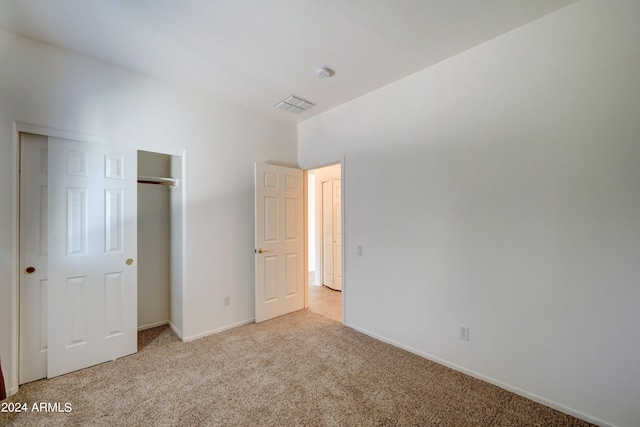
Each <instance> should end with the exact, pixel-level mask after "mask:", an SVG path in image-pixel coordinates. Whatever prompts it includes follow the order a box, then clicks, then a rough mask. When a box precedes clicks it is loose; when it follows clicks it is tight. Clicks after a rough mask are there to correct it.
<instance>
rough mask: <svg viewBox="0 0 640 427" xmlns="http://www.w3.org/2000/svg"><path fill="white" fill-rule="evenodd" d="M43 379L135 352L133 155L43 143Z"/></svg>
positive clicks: (66, 143)
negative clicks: (45, 150) (46, 159)
mask: <svg viewBox="0 0 640 427" xmlns="http://www.w3.org/2000/svg"><path fill="white" fill-rule="evenodd" d="M48 165H49V167H48V172H49V180H48V182H49V209H48V210H49V212H48V214H49V215H48V216H49V221H48V228H49V233H48V236H49V237H48V276H49V277H48V279H49V280H48V283H49V284H48V288H49V292H48V327H49V330H48V356H47V361H48V365H47V375H48V377H49V378H51V377H54V376H57V375H61V374H64V373H67V372H71V371H75V370H78V369H82V368H85V367H88V366H92V365H96V364H98V363H102V362H105V361H109V360H114V359H116V358H118V357H122V356H126V355H128V354H131V353H135V352H136V351H137V319H136V310H137V285H136V283H137V282H136V264H135V259H136V250H137V249H136V245H137V242H136V239H137V237H136V215H137V201H136V191H137V190H136V188H137V159H136V150H133V149H123V148H119V147H113V146H106V145H100V144H91V143H84V142H79V141H70V140H63V139H58V138H49V162H48Z"/></svg>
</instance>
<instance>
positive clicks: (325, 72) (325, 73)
mask: <svg viewBox="0 0 640 427" xmlns="http://www.w3.org/2000/svg"><path fill="white" fill-rule="evenodd" d="M334 74H335V71H333V70H332V69H331V68H329V67H318V68H316V76H318V78H320V79H326V78H327V77H331V76H333V75H334Z"/></svg>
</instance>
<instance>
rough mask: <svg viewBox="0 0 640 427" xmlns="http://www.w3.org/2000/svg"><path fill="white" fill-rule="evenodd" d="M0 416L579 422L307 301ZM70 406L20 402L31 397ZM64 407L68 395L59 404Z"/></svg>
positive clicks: (149, 336) (67, 421)
mask: <svg viewBox="0 0 640 427" xmlns="http://www.w3.org/2000/svg"><path fill="white" fill-rule="evenodd" d="M5 402H9V403H16V402H24V403H26V404H27V406H28V408H29V411H28V412H24V413H0V425H16V426H22V425H29V426H31V425H47V426H49V425H55V426H58V425H59V426H70V425H82V426H119V425H172V426H173V425H175V426H201V425H207V426H519V427H522V426H589V425H590V424H588V423H586V422H583V421H580V420H577V419H575V418H572V417H570V416H568V415H565V414H562V413H560V412H557V411H554V410H552V409H550V408H547V407H545V406H542V405H539V404H537V403H534V402H532V401H530V400H527V399H524V398H522V397H519V396H517V395H514V394H512V393H510V392H507V391H505V390H502V389H500V388H498V387H495V386H492V385H490V384H487V383H484V382H482V381H479V380H476V379H474V378H471V377H469V376H466V375H464V374H461V373H459V372H456V371H453V370H451V369H448V368H445V367H443V366H441V365H438V364H436V363H433V362H430V361H428V360H426V359H423V358H421V357H419V356H416V355H414V354H411V353H409V352H406V351H403V350H400V349H398V348H395V347H393V346H390V345H388V344H384V343H382V342H379V341H377V340H375V339H372V338H370V337H368V336H365V335H363V334H360V333H358V332H356V331H354V330H352V329H349V328H346V327H344V326H342V325H341V324H340V323H339V322H335V321H333V320H330V319H328V318H325V317H322V316H320V315H318V314H316V313H313V312H311V311H309V310H303V311H299V312H296V313H293V314H291V315H288V316H283V317H280V318H277V319H273V320H270V321H268V322H264V323H261V324H250V325H245V326H242V327H239V328H235V329H233V330H229V331H226V332H222V333H219V334H216V335H213V336H209V337H206V338H201V339H199V340H196V341H192V342H189V343H183V342H181V341H180V340H179V339H178V338H177V337H176V336H175V335H174V334H173V332H172V331H171V330H170V329H169V328H168V327H159V328H154V329H149V330H146V331H143V332H141V333H140V336H139V351H138V353H137V354H135V355H132V356H129V357H125V358H122V359H119V360H117V361H115V362H109V363H105V364H102V365H99V366H95V367H92V368H88V369H84V370H82V371H78V372H74V373H71V374H68V375H63V376H61V377H58V378H54V379H51V380H41V381H36V382H33V383H30V384H26V385H24V386H22V387H20V391H19V392H18V393H17V394H16V395H14V396H11V397H9V398H8V399H7V400H6V401H5ZM38 402H45V403H50V404H52V405H50V407H51V408H53V409H54V408H56V406H55V403H59V404H60V405H59V408H58V409H59V410H60V411H65V410H66V409H71V411H70V412H37V411H32V410H31V409H32V407H33V404H34V403H38ZM65 404H69V405H67V406H66V407H65Z"/></svg>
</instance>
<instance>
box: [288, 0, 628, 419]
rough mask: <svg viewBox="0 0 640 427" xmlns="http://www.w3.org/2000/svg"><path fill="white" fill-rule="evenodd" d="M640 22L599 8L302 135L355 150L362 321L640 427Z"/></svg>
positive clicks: (352, 188)
mask: <svg viewBox="0 0 640 427" xmlns="http://www.w3.org/2000/svg"><path fill="white" fill-rule="evenodd" d="M639 18H640V3H638V2H636V1H622V0H621V1H615V2H612V1H611V2H610V1H607V2H605V1H598V0H593V1H592V0H583V1H580V2H578V3H576V4H573V5H571V6H569V7H567V8H565V9H562V10H560V11H558V12H556V13H553V14H551V15H548V16H547V17H543V18H542V19H540V20H538V21H535V22H533V23H531V24H529V25H526V26H524V27H521V28H519V29H517V30H515V31H512V32H510V33H508V34H506V35H503V36H501V37H498V38H496V39H494V40H491V41H489V42H487V43H485V44H483V45H480V46H478V47H476V48H474V49H471V50H469V51H467V52H464V53H462V54H460V55H458V56H456V57H453V58H451V59H449V60H446V61H444V62H442V63H440V64H437V65H436V66H433V67H430V68H428V69H425V70H423V71H421V72H419V73H416V74H414V75H412V76H409V77H407V78H405V79H403V80H400V81H398V82H396V83H394V84H391V85H389V86H387V87H384V88H382V89H380V90H378V91H375V92H373V93H370V94H368V95H365V96H363V97H361V98H359V99H356V100H354V101H352V102H350V103H348V104H345V105H343V106H341V107H338V108H335V109H334V110H331V111H328V112H326V113H324V114H322V115H320V116H318V117H315V118H313V119H310V120H308V121H305V122H303V123H301V124H300V125H299V129H298V132H299V136H298V138H299V146H298V150H299V154H298V159H299V162H300V164H301V166H302V167H310V166H313V165H317V164H327V163H330V162H333V161H337V160H340V159H341V158H342V156H343V155H345V156H346V159H345V176H344V179H345V195H344V203H345V211H346V218H345V233H346V241H345V253H346V255H345V257H346V258H345V262H346V273H345V274H346V277H345V301H346V305H345V310H346V319H345V321H346V324H347V325H348V326H352V327H354V328H357V329H360V330H363V331H366V332H368V333H370V334H372V335H375V336H378V337H381V338H383V339H385V340H388V341H391V342H394V343H396V344H398V345H400V346H403V347H405V348H408V349H411V350H412V351H415V352H417V353H420V354H422V355H425V356H427V357H429V358H432V359H435V360H439V361H441V362H444V363H446V364H448V365H450V366H454V367H456V368H457V369H460V370H463V371H465V372H469V373H472V374H474V375H476V376H479V377H481V378H485V379H488V380H490V381H491V382H494V383H497V384H500V385H502V386H503V387H506V388H509V389H511V390H514V391H516V392H518V393H521V394H524V395H526V396H529V397H531V398H534V399H535V400H538V401H541V402H544V403H547V404H549V405H551V406H554V407H556V408H560V409H561V410H564V411H566V412H569V413H572V414H576V415H578V416H580V417H582V418H587V419H589V420H591V421H595V422H598V423H600V424H603V425H606V424H611V425H619V426H634V425H637V422H638V420H640V406H638V402H640V363H638V355H639V354H640V328H638V325H639V324H640V310H639V309H638V302H639V301H640V286H639V285H638V278H639V277H640V259H639V255H638V254H639V253H640V120H639V117H640V115H639V114H640V83H639V79H638V76H640V25H638V19H639ZM358 244H362V245H363V249H364V251H363V255H362V256H357V255H356V245H358ZM460 325H466V326H469V328H470V337H471V339H470V341H469V342H465V341H461V340H459V339H458V327H459V326H460Z"/></svg>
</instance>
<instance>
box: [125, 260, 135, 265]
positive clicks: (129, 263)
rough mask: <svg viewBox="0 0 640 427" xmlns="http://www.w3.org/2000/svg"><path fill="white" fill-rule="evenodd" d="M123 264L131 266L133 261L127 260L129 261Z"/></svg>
mask: <svg viewBox="0 0 640 427" xmlns="http://www.w3.org/2000/svg"><path fill="white" fill-rule="evenodd" d="M125 264H127V265H131V264H133V260H132V259H131V258H129V259H127V260H126V261H125Z"/></svg>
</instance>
